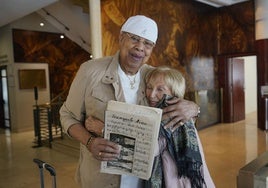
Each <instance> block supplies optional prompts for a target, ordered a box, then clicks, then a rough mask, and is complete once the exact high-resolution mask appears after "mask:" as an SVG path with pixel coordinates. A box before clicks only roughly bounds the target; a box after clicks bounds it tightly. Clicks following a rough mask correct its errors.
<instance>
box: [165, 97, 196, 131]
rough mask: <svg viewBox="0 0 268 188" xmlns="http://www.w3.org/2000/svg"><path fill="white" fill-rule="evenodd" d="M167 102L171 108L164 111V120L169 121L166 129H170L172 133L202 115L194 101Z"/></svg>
mask: <svg viewBox="0 0 268 188" xmlns="http://www.w3.org/2000/svg"><path fill="white" fill-rule="evenodd" d="M166 102H167V103H168V104H169V106H167V107H165V108H164V109H163V116H162V119H163V120H167V121H168V123H167V124H166V125H165V128H170V129H171V130H172V131H174V130H175V129H176V128H178V127H180V126H181V125H183V124H184V122H186V121H189V120H190V119H191V118H194V117H197V116H198V114H199V113H200V110H199V106H198V105H197V104H195V103H194V102H192V101H188V100H185V99H178V98H174V99H171V100H167V101H166Z"/></svg>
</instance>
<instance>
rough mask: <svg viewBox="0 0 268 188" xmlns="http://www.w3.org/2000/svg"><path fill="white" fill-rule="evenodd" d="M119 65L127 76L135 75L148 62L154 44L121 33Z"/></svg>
mask: <svg viewBox="0 0 268 188" xmlns="http://www.w3.org/2000/svg"><path fill="white" fill-rule="evenodd" d="M119 46H120V57H119V58H120V65H121V68H122V70H123V71H124V72H125V73H127V74H136V73H137V72H138V70H139V68H140V67H141V66H142V65H143V64H144V63H146V62H147V61H148V59H149V58H150V56H151V53H152V51H153V48H154V43H153V42H151V41H149V40H147V39H144V38H141V37H139V36H136V35H133V34H130V33H126V32H123V33H121V34H120V36H119Z"/></svg>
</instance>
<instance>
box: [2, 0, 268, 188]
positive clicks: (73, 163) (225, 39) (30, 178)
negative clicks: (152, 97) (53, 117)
mask: <svg viewBox="0 0 268 188" xmlns="http://www.w3.org/2000/svg"><path fill="white" fill-rule="evenodd" d="M7 1H8V0H7ZM34 1H36V2H37V0H34ZM71 1H72V2H73V1H76V3H77V2H80V3H81V2H82V3H84V2H86V5H79V6H86V9H87V11H90V13H88V12H86V13H85V12H83V13H81V12H82V11H81V10H80V9H82V8H81V7H79V8H77V4H75V6H74V5H73V4H72V3H70V2H71ZM213 1H214V0H213ZM215 1H220V0H215ZM226 1H228V0H226ZM47 2H50V3H49V4H48V5H44V6H43V7H42V8H41V9H38V10H35V11H32V12H31V13H29V14H27V15H25V16H23V17H20V18H19V19H17V20H14V21H12V22H10V23H8V24H7V25H2V26H1V24H0V71H1V74H0V77H1V80H2V82H3V83H4V84H3V83H2V85H1V86H2V87H3V86H4V85H5V86H6V88H5V89H6V90H7V91H8V93H7V94H6V95H7V96H9V98H8V101H7V102H6V103H5V104H4V105H5V107H7V106H8V107H9V109H8V110H7V111H8V112H9V114H8V115H7V116H6V117H4V121H5V123H3V121H0V148H1V152H0V174H1V176H0V188H28V187H40V176H39V174H40V170H39V168H38V166H37V165H36V164H35V163H34V162H33V159H35V158H37V159H40V160H42V161H45V162H46V163H48V164H50V165H52V166H53V167H54V168H55V170H56V184H57V186H58V187H64V188H78V185H77V184H76V182H75V179H74V176H75V171H76V168H77V164H78V159H79V145H78V143H76V142H75V141H70V139H69V138H67V137H66V136H64V139H67V140H68V141H70V142H71V143H72V144H74V145H75V147H74V149H72V150H70V149H69V148H64V147H63V146H59V145H58V143H60V142H62V140H61V138H56V139H55V140H54V141H53V142H52V146H51V147H49V144H44V145H42V146H38V145H37V137H36V132H35V130H34V129H35V127H34V126H35V119H34V118H35V114H33V112H34V113H35V111H34V109H35V107H36V106H38V104H40V106H42V105H43V106H46V105H47V104H48V103H49V102H50V103H51V104H53V103H54V102H55V101H57V100H58V99H59V98H61V97H62V98H64V97H65V96H64V97H63V95H66V93H67V92H66V91H68V88H69V86H70V83H71V81H72V79H73V78H74V75H75V73H76V71H77V70H78V68H79V66H80V65H81V63H82V62H84V61H86V60H88V59H92V58H98V57H101V56H106V55H111V54H113V53H114V52H115V51H116V50H117V49H118V46H117V42H118V33H119V28H120V26H121V24H122V23H123V21H124V19H125V18H126V17H128V16H130V15H132V14H146V15H149V16H152V17H153V18H155V19H156V20H157V21H158V22H159V33H160V37H159V40H158V42H157V45H156V47H155V49H154V53H153V54H152V56H151V61H150V64H151V65H153V66H158V65H162V64H167V65H170V66H172V67H174V68H176V69H179V70H181V71H182V72H183V73H184V74H185V75H186V80H187V85H188V86H187V87H188V88H187V90H188V92H187V98H188V99H190V100H193V101H194V102H196V103H197V104H198V105H199V106H200V107H201V116H200V117H199V119H198V120H197V124H196V125H197V128H198V133H199V137H200V140H201V142H202V145H203V149H204V153H205V158H206V162H207V165H208V168H209V171H210V174H211V176H212V179H213V181H214V183H215V185H216V187H217V188H251V187H252V188H253V186H252V185H251V184H248V185H249V186H248V187H238V186H237V184H238V176H239V172H240V170H241V169H242V168H244V167H245V166H247V165H248V164H250V163H251V162H252V161H254V160H256V159H257V158H258V157H259V156H262V155H263V154H265V153H267V151H268V133H267V129H268V123H267V122H268V121H267V118H268V117H267V111H266V108H267V107H268V106H266V105H268V103H267V104H266V103H265V102H266V100H265V98H264V97H263V95H262V93H261V89H262V86H264V85H268V66H267V65H268V58H267V49H268V40H267V38H268V32H266V31H268V16H266V13H267V12H266V11H264V10H265V9H262V8H263V7H266V9H267V8H268V1H267V0H243V1H241V3H237V4H234V5H226V6H222V5H221V6H222V7H214V6H210V5H207V4H203V3H200V2H202V0H200V1H199V0H198V1H197V0H192V1H188V0H187V1H184V0H164V1H163V0H157V1H152V0H135V1H130V0H49V1H47ZM95 2H98V3H100V4H99V5H98V4H97V3H95ZM208 2H211V1H210V0H209V1H208ZM221 2H223V3H224V2H225V0H223V1H221ZM89 4H90V5H91V6H90V7H88V5H89ZM145 5H146V6H145ZM66 6H67V8H66ZM78 9H79V11H78ZM99 9H100V10H99ZM0 10H1V7H0ZM70 10H71V11H70ZM83 11H84V10H83ZM0 12H1V11H0ZM77 12H79V16H81V15H82V17H83V18H82V20H83V21H81V20H77V19H76V18H77V17H78V15H76V14H77ZM74 13H75V14H74ZM0 14H1V13H0ZM267 15H268V14H267ZM93 18H94V19H93ZM40 20H42V22H43V23H44V24H45V27H43V26H42V27H41V26H40V25H39V24H40ZM0 23H1V19H0ZM89 23H91V24H92V25H94V26H95V27H92V28H90V27H89ZM100 27H102V31H100ZM89 33H90V34H89ZM59 36H61V37H62V36H63V38H61V39H59ZM244 56H249V57H253V61H252V60H250V62H248V60H244V61H245V62H244V65H245V71H244V81H245V83H243V84H242V85H243V86H242V90H243V92H244V93H245V101H246V102H245V108H244V107H243V108H241V106H238V108H237V109H236V106H235V104H237V103H239V100H240V99H242V97H241V96H240V95H239V96H236V97H237V98H234V99H233V98H232V97H234V96H233V95H231V94H230V93H232V94H234V93H236V92H231V91H230V90H229V89H230V88H231V87H230V86H233V85H232V84H233V83H234V82H232V80H231V79H230V77H232V76H235V75H238V74H237V73H236V72H232V73H229V72H228V71H230V69H231V70H233V67H231V66H232V64H233V62H232V60H234V59H237V58H240V57H244ZM249 64H250V65H253V68H252V66H248V65H249ZM230 67H231V68H230ZM29 70H30V71H32V70H35V73H36V72H39V73H38V74H40V75H41V76H42V78H41V79H33V77H30V79H28V82H29V80H30V81H31V80H42V83H41V84H40V86H41V89H39V91H38V97H37V96H34V95H35V91H34V90H33V89H34V88H32V86H27V83H26V84H25V83H24V84H23V83H22V82H21V80H23V75H21V74H23V73H25V72H27V71H29ZM36 70H38V71H36ZM40 70H41V71H40ZM3 72H4V73H3ZM34 78H36V76H34ZM3 80H4V81H3ZM240 89H241V88H240ZM62 94H63V95H62ZM267 94H268V93H267ZM267 96H268V95H267ZM2 97H3V96H2ZM4 97H5V96H4ZM37 98H38V99H37ZM267 99H268V97H267ZM4 100H5V98H4ZM4 100H3V101H4ZM0 101H1V98H0ZM236 102H237V103H236ZM252 103H253V107H252V106H251V105H252ZM239 105H240V103H239ZM248 105H249V106H250V107H248ZM48 106H49V105H48ZM248 108H249V109H250V110H248ZM267 109H268V108H267ZM244 111H245V113H244ZM241 112H242V114H243V116H244V117H239V118H238V119H235V118H234V117H235V115H237V114H239V113H241ZM0 114H1V115H2V111H1V108H0ZM0 120H2V117H1V118H0ZM57 120H58V119H57ZM64 139H63V140H64ZM267 164H268V159H267ZM267 164H265V165H266V166H267ZM92 173H94V172H92ZM44 175H45V179H44V182H45V185H46V186H45V187H50V186H51V182H52V178H51V176H50V175H49V173H48V172H47V171H44ZM254 175H256V174H254V173H253V174H252V173H251V174H248V176H247V177H248V179H251V178H254ZM259 175H260V176H258V177H260V178H263V179H262V180H261V181H262V182H261V183H263V182H264V181H267V180H266V179H267V177H268V170H267V171H266V172H264V173H263V176H262V174H259ZM265 178H266V179H265ZM248 179H245V182H247V181H248ZM267 184H268V183H267ZM257 185H258V184H256V185H255V186H256V187H257ZM261 185H263V184H261ZM266 186H268V185H266ZM256 187H254V188H256ZM260 187H261V186H260ZM261 188H264V187H261Z"/></svg>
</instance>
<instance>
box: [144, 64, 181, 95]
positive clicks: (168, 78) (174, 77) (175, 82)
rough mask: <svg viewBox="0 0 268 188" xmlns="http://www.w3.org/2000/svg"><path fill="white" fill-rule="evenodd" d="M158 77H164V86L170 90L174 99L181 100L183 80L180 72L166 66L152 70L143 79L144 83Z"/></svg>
mask: <svg viewBox="0 0 268 188" xmlns="http://www.w3.org/2000/svg"><path fill="white" fill-rule="evenodd" d="M159 75H163V76H164V81H165V83H166V85H167V86H168V87H169V88H170V90H171V92H172V94H173V96H174V97H178V98H183V97H184V93H185V87H186V85H185V79H184V77H183V75H182V73H181V72H180V71H178V70H177V69H174V68H170V67H167V66H159V67H156V68H153V69H152V70H151V71H149V73H148V74H147V75H146V77H145V83H146V84H148V82H149V81H150V80H151V79H154V78H156V77H157V76H159Z"/></svg>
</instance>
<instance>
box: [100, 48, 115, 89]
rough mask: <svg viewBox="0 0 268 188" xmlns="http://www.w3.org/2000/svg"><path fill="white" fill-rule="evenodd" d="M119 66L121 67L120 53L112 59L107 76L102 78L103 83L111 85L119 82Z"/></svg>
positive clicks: (106, 72)
mask: <svg viewBox="0 0 268 188" xmlns="http://www.w3.org/2000/svg"><path fill="white" fill-rule="evenodd" d="M118 66H119V51H118V52H117V53H116V54H115V55H114V56H113V57H112V61H111V63H110V64H109V66H108V67H107V70H106V71H105V74H104V76H103V78H102V82H103V83H105V84H111V83H114V82H117V81H118V79H119V78H118V73H117V72H118V71H117V70H118Z"/></svg>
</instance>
